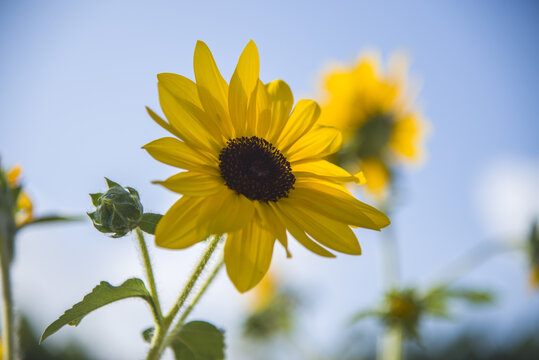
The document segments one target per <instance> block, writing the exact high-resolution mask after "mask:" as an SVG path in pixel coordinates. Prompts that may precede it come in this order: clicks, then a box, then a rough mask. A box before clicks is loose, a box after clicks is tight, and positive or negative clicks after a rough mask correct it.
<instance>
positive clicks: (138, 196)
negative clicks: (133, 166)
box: [125, 186, 140, 200]
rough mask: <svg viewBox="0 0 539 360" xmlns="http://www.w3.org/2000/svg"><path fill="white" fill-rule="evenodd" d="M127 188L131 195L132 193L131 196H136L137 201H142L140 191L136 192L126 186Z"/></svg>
mask: <svg viewBox="0 0 539 360" xmlns="http://www.w3.org/2000/svg"><path fill="white" fill-rule="evenodd" d="M125 188H126V189H127V191H129V193H130V194H131V195H133V196H136V197H137V199H139V200H140V195H139V194H138V191H137V190H135V189H133V188H132V187H129V186H126V187H125Z"/></svg>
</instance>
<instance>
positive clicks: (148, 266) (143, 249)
mask: <svg viewBox="0 0 539 360" xmlns="http://www.w3.org/2000/svg"><path fill="white" fill-rule="evenodd" d="M135 233H136V234H137V239H138V243H139V247H140V254H141V255H142V261H143V263H144V269H145V270H146V278H147V279H148V284H149V285H150V295H151V296H152V299H153V302H154V304H155V308H154V309H153V312H154V320H155V323H156V324H155V325H156V326H157V327H159V325H160V324H161V322H162V321H163V314H162V312H161V305H160V303H159V297H158V295H157V287H156V286H155V278H154V276H153V269H152V263H151V262H150V255H149V253H148V247H147V246H146V241H145V240H144V234H143V233H142V231H141V230H140V228H136V229H135Z"/></svg>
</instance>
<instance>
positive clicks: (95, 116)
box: [0, 0, 539, 359]
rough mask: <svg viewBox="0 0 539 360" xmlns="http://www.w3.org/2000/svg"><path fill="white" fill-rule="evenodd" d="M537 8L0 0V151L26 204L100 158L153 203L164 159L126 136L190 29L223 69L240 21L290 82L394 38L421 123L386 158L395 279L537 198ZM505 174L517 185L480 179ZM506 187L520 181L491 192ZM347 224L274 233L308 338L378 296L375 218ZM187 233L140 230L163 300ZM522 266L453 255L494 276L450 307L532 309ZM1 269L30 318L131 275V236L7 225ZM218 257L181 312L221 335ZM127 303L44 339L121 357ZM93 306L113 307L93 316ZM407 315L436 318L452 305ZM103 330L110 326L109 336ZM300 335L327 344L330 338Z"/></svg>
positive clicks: (416, 275)
mask: <svg viewBox="0 0 539 360" xmlns="http://www.w3.org/2000/svg"><path fill="white" fill-rule="evenodd" d="M538 16H539V8H538V5H537V3H536V2H533V1H528V2H526V1H518V2H504V1H474V2H469V1H445V2H441V1H440V2H427V1H407V2H398V1H383V2H382V1H380V2H372V1H348V2H346V1H331V2H330V1H326V2H322V1H309V2H307V1H298V2H289V1H260V2H249V1H232V2H231V1H227V2H220V1H215V2H204V1H200V2H192V1H189V2H187V1H183V2H182V1H175V2H173V1H171V2H163V1H155V2H137V1H117V2H107V1H95V2H67V1H48V2H40V1H6V0H4V1H2V2H1V3H0V54H2V55H1V57H0V61H1V65H2V66H0V79H1V82H0V155H1V156H2V162H3V163H4V164H15V163H19V164H22V166H23V167H24V175H25V184H26V186H27V189H28V192H29V193H30V195H31V196H32V198H33V199H34V200H35V204H36V209H37V212H38V213H46V212H50V211H56V210H58V211H62V212H65V213H81V212H83V211H87V210H89V209H90V202H89V198H88V196H87V194H88V193H89V192H96V191H99V190H101V189H103V188H104V181H103V176H107V177H110V178H112V179H114V180H115V181H118V182H120V183H122V184H125V185H131V186H133V187H135V188H137V189H138V190H139V191H140V193H141V194H142V199H143V203H144V205H145V207H146V208H148V209H150V210H152V211H157V212H164V211H165V210H166V209H167V208H168V207H169V206H170V205H171V204H172V203H173V202H174V201H175V199H176V195H174V194H172V193H169V192H167V191H166V190H164V189H161V188H158V187H157V186H155V185H152V184H151V183H150V181H151V180H155V179H163V178H165V177H167V176H169V175H171V174H172V173H173V172H174V169H172V168H168V167H167V166H165V165H163V164H160V163H157V162H156V161H154V160H153V159H151V158H150V157H149V156H148V155H147V154H146V153H145V152H144V151H143V150H141V149H140V147H141V146H142V145H144V144H145V143H147V142H149V141H151V140H154V139H156V138H158V137H161V136H165V134H164V132H163V131H162V130H161V129H159V128H158V126H156V125H155V124H154V123H153V122H152V121H151V120H150V119H149V117H148V116H147V115H146V113H145V111H144V106H145V105H148V106H150V107H152V108H154V109H156V110H158V109H159V106H158V97H157V91H156V90H157V89H156V78H155V75H156V74H157V73H160V72H175V73H179V74H182V75H186V76H188V77H191V78H192V54H193V50H194V46H195V43H196V40H198V39H200V40H204V41H205V42H206V43H207V44H208V45H209V47H210V49H211V50H212V52H213V54H214V56H215V58H216V61H217V63H218V65H219V67H220V69H221V72H222V73H223V75H224V77H225V78H226V79H228V78H229V77H230V75H231V74H232V71H233V69H234V66H235V63H236V61H237V58H238V56H239V54H240V53H241V50H242V49H243V47H244V46H245V44H246V43H247V41H248V40H249V39H254V40H255V42H256V43H257V45H258V48H259V51H260V58H261V78H262V80H263V81H266V82H267V81H271V80H273V79H276V78H281V79H283V80H285V81H287V82H288V83H289V84H290V86H291V88H292V90H293V92H294V94H295V98H296V99H299V98H302V97H316V96H317V93H318V90H317V88H316V86H317V81H318V80H317V76H318V75H319V74H320V72H321V71H322V70H323V69H324V67H325V66H327V64H328V63H331V62H334V61H339V62H350V61H353V60H354V59H355V58H356V57H357V55H358V54H359V53H360V52H361V51H362V50H364V49H378V50H379V51H380V52H381V53H382V55H383V56H384V57H385V58H386V59H387V56H388V55H389V54H391V53H392V52H393V51H395V50H399V49H404V50H406V51H407V52H408V53H409V54H410V55H411V58H412V67H411V74H412V76H415V77H416V78H418V79H420V80H421V84H422V88H421V92H420V94H419V98H418V106H420V107H421V109H423V111H424V113H425V115H426V116H427V118H428V119H429V120H430V122H431V124H432V133H431V136H430V139H429V141H428V143H427V151H428V156H427V161H426V163H425V165H424V166H423V167H422V168H420V169H417V170H413V171H407V170H405V171H403V178H402V183H401V184H402V187H403V192H404V194H405V195H404V197H403V199H402V202H401V205H399V207H398V208H397V209H396V210H395V214H394V215H393V217H392V219H393V225H392V226H393V231H394V232H395V234H396V236H397V237H398V241H399V250H400V255H401V266H402V278H403V281H404V282H405V283H418V282H421V281H423V282H424V281H427V280H428V279H430V278H432V276H433V274H434V273H435V271H436V270H437V269H440V268H441V266H442V264H445V263H447V262H449V261H451V260H452V259H454V258H455V257H457V256H459V255H460V254H463V253H464V252H465V251H466V249H469V248H471V247H472V246H474V245H475V244H477V243H480V242H482V241H490V240H491V239H493V238H501V237H503V238H505V237H508V236H510V235H512V236H516V235H521V234H522V231H523V230H522V227H523V226H524V225H519V226H516V225H515V226H506V227H505V228H503V227H499V226H498V227H497V225H500V223H503V222H510V223H511V224H512V223H515V224H517V223H518V224H522V223H526V221H522V219H527V218H530V220H531V218H532V217H533V216H534V214H535V216H537V211H539V210H537V209H538V207H537V199H535V198H534V197H533V196H531V195H530V194H537V187H538V186H539V185H538V184H539V183H538V182H537V179H538V177H537V176H538V175H537V172H538V171H539V170H538V166H539V165H538V163H539V147H538V142H537V134H539V127H538V125H537V119H539V101H538V100H539V99H538V97H537V96H538V95H537V94H539V81H537V80H539V68H538V67H537V66H536V64H538V63H539V43H538V42H537V34H539V21H538ZM523 169H524V170H523ZM498 174H499V176H498ZM508 174H514V176H513V177H508V176H507V175H508ZM520 174H523V175H522V176H521V175H520ZM524 177H526V179H530V180H527V181H524V180H522V179H523V178H524ZM493 179H494V180H500V179H501V180H504V179H507V181H505V182H504V181H501V180H500V181H498V182H495V183H492V180H493ZM515 179H516V180H515ZM518 180H522V181H521V182H519V181H518ZM515 184H516V185H515ZM519 184H525V185H523V186H520V185H519ZM526 184H527V185H526ZM526 186H527V188H526ZM511 188H515V189H514V190H516V188H518V189H520V190H522V191H520V192H518V191H517V192H516V193H511V192H509V194H508V195H507V196H506V197H505V198H504V197H501V196H498V195H500V194H502V193H503V194H505V193H506V192H507V191H506V190H507V189H511ZM528 188H529V189H528ZM485 189H487V190H488V189H493V190H492V191H491V192H490V193H489V192H488V191H487V190H485ZM504 191H505V192H504ZM534 191H535V192H534ZM516 197H519V199H520V198H523V200H521V201H520V202H511V201H509V200H511V199H515V198H516ZM538 198H539V197H538ZM504 199H506V200H507V199H509V200H507V201H505V202H504ZM508 201H509V202H508ZM508 204H509V205H508ZM515 204H517V205H515ZM511 206H514V208H511ZM492 208H494V209H497V208H500V211H499V212H494V213H496V214H497V215H492V214H491V213H492V212H489V211H485V209H487V210H488V209H492ZM523 208H525V209H527V210H526V211H523V210H522V209H523ZM504 209H506V212H505V213H504V211H502V210H504ZM504 214H509V215H507V216H506V215H504ZM496 216H498V217H496ZM511 224H509V225H511ZM498 228H499V229H500V230H499V231H498V230H497V229H498ZM508 229H509V230H508ZM358 236H359V238H360V241H361V243H362V246H363V248H364V255H363V256H361V257H359V258H354V257H348V256H341V257H340V258H338V259H337V260H336V261H335V260H334V261H328V260H324V259H318V258H316V256H315V255H312V254H309V253H307V252H306V251H303V250H302V249H300V248H299V247H298V246H294V247H293V248H292V249H293V250H295V253H294V255H295V256H294V258H293V259H292V260H286V259H284V251H281V249H277V250H276V251H275V263H274V267H275V270H276V271H277V272H278V273H280V274H282V275H283V276H286V279H287V281H288V282H290V283H291V284H296V285H297V286H298V287H300V288H301V289H303V290H304V291H305V292H306V293H307V294H309V296H310V297H312V299H313V300H312V301H313V304H312V308H311V310H310V311H313V313H315V314H316V315H317V316H316V317H314V319H313V320H312V324H310V325H311V326H310V328H311V332H312V334H311V336H312V337H313V338H314V339H318V338H322V337H323V336H322V335H321V334H320V333H321V332H323V329H328V328H329V329H331V332H332V333H334V332H337V331H339V329H340V326H342V324H343V321H344V319H346V316H347V314H350V313H352V312H353V311H354V310H355V309H358V308H359V307H361V306H367V305H370V304H372V303H373V302H374V301H375V300H376V299H377V298H378V296H379V291H380V289H381V284H380V281H381V276H380V266H379V259H380V251H381V249H380V247H379V237H378V236H377V235H376V234H370V233H368V232H365V231H364V232H359V233H358ZM199 251H201V249H200V248H199V247H195V248H194V249H190V250H188V251H185V252H170V251H165V250H161V249H152V253H153V255H154V257H155V261H156V263H157V265H156V266H157V269H156V270H157V271H158V272H159V274H158V278H160V279H161V280H159V281H160V285H161V288H162V290H163V291H164V292H165V293H166V294H165V295H166V296H169V297H170V298H171V300H170V301H172V299H173V297H174V294H175V291H176V289H177V288H178V287H179V286H180V285H181V282H182V280H183V279H184V278H185V277H186V272H187V271H189V268H190V266H191V264H192V263H193V261H194V259H195V257H196V256H197V254H198V252H199ZM524 268H525V261H524V259H523V258H522V257H520V256H518V255H507V256H503V257H499V258H497V259H495V260H492V261H490V262H488V263H486V264H485V265H484V266H482V267H481V268H479V269H477V270H476V271H474V272H473V273H471V274H470V277H469V278H468V280H465V283H469V284H474V285H475V284H478V285H479V286H485V287H490V288H493V289H495V290H497V291H499V292H500V294H501V296H500V299H499V306H497V307H496V308H493V309H490V310H484V311H479V312H474V313H466V312H465V316H464V317H463V321H462V324H474V323H476V322H477V321H479V322H480V323H483V324H485V325H488V326H495V324H496V323H499V325H496V326H495V327H494V329H496V331H494V332H500V333H502V332H503V331H504V329H507V328H508V327H511V326H515V324H517V323H520V322H523V321H525V319H528V320H527V321H530V322H531V320H530V319H538V318H539V311H538V305H539V302H538V301H539V300H538V298H537V294H535V295H534V294H533V293H531V292H530V291H529V289H528V288H527V285H526V274H525V271H524ZM14 271H15V273H14V279H15V286H16V289H15V293H16V296H17V300H18V301H19V304H20V308H22V309H23V310H24V311H26V312H29V313H30V314H32V315H33V316H34V317H35V322H36V324H37V325H38V326H40V328H41V329H43V328H44V326H46V325H47V323H49V322H51V321H52V320H54V318H55V316H57V315H59V314H61V313H62V312H63V310H65V308H67V307H68V306H70V305H71V304H72V303H74V302H75V301H77V300H78V299H79V298H80V297H81V296H82V295H83V294H84V293H85V292H87V291H88V290H89V289H90V288H91V287H93V286H94V285H95V284H97V283H98V282H99V281H100V280H109V281H111V282H117V283H118V282H121V281H123V280H124V279H125V278H127V277H129V276H133V275H138V276H142V274H141V272H140V264H139V261H138V259H137V255H136V253H135V251H134V249H133V243H132V241H130V240H129V239H127V238H126V239H123V240H114V239H108V238H106V237H103V236H101V235H100V234H98V233H96V232H95V231H94V230H93V229H92V228H91V226H90V224H89V223H82V224H75V225H68V226H65V227H52V226H50V227H41V228H35V229H29V230H27V231H25V232H24V233H23V234H22V235H21V236H20V239H19V244H18V254H17V262H16V264H15V270H14ZM223 275H224V274H221V276H220V278H219V280H218V282H217V284H215V287H213V288H212V289H211V290H210V292H209V293H208V294H207V297H206V298H205V299H204V300H203V301H202V303H201V306H200V308H198V309H197V311H196V312H195V314H194V315H195V316H196V317H199V318H205V319H209V320H211V321H213V322H214V323H216V324H218V325H220V326H223V327H225V328H227V329H229V330H230V331H229V337H232V338H233V337H234V336H237V335H238V332H237V330H234V326H236V325H237V322H238V321H237V318H238V317H239V315H238V314H241V311H242V309H243V308H244V304H245V302H246V301H247V300H246V299H245V297H242V296H240V295H238V294H237V293H235V290H234V289H233V287H232V285H231V284H230V283H229V282H228V279H226V277H225V276H223ZM336 280H338V281H336ZM36 297H39V299H40V303H41V302H42V304H41V305H40V306H39V305H36V301H35V298H36ZM142 306H143V305H142V304H139V303H128V304H126V305H125V308H124V307H123V306H122V305H121V304H118V305H114V306H113V307H112V308H111V310H106V309H105V310H103V311H102V312H101V314H97V313H96V314H93V315H91V316H90V317H88V318H87V319H85V320H84V322H83V323H82V324H81V326H80V327H79V328H78V329H71V328H70V329H65V330H62V331H61V332H60V333H58V336H57V338H56V339H54V338H51V343H59V342H61V341H63V339H65V338H76V339H79V340H80V341H83V342H84V343H86V344H96V345H95V347H96V348H97V351H99V352H100V354H102V356H109V357H110V356H115V357H118V358H126V359H128V358H133V357H135V358H136V357H139V358H140V357H142V355H141V354H143V353H144V345H142V344H138V342H139V337H138V336H139V335H138V333H139V331H140V330H142V329H144V326H145V324H146V325H147V324H149V323H150V321H151V320H150V317H149V316H146V314H143V313H142V312H143V310H142ZM225 308H226V309H229V310H230V311H227V312H226V313H225V312H223V311H222V310H223V309H225ZM133 312H137V314H138V313H140V314H141V315H140V318H139V317H135V316H133V315H132V314H133ZM530 314H532V315H533V316H532V315H530ZM111 318H113V319H114V321H113V323H114V324H113V325H110V326H109V327H108V329H106V328H105V327H104V324H105V323H107V321H112V320H109V319H111ZM489 319H497V320H500V319H501V320H500V321H497V322H496V323H494V322H493V320H489ZM427 326H434V327H435V328H436V329H441V330H440V331H451V330H454V329H456V328H458V326H459V325H458V324H451V325H446V324H434V325H429V324H427ZM119 329H120V330H119ZM110 339H115V340H117V343H118V344H124V345H116V347H111V346H109V342H110ZM320 343H321V344H322V346H323V347H331V339H323V340H320ZM125 344H129V349H126V348H125V346H127V345H125ZM239 346H240V345H237V344H236V343H235V342H234V340H233V339H231V340H230V346H229V351H231V353H232V354H236V353H239V352H240V350H238V349H239ZM235 352H236V353H235ZM123 356H125V357H123ZM239 356H241V355H238V357H234V358H240V357H239Z"/></svg>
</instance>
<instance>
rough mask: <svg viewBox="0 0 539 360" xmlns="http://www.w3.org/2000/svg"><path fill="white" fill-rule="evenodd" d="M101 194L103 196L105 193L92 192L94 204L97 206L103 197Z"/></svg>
mask: <svg viewBox="0 0 539 360" xmlns="http://www.w3.org/2000/svg"><path fill="white" fill-rule="evenodd" d="M101 196H103V193H95V194H90V197H91V198H92V204H93V205H94V206H95V207H97V206H99V199H101Z"/></svg>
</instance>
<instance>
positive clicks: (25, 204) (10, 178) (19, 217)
mask: <svg viewBox="0 0 539 360" xmlns="http://www.w3.org/2000/svg"><path fill="white" fill-rule="evenodd" d="M21 172H22V170H21V167H20V166H14V167H13V168H11V169H10V170H9V171H8V173H7V175H6V179H7V182H8V185H9V186H10V187H11V188H15V187H17V186H20V176H21ZM14 211H15V223H16V225H17V227H21V226H23V225H25V224H27V223H28V222H30V221H32V220H33V218H34V205H33V204H32V200H31V199H30V197H29V196H28V195H27V194H26V193H25V192H24V191H21V192H19V194H18V196H17V202H16V205H15V209H14Z"/></svg>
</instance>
